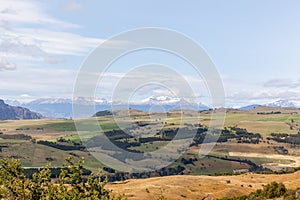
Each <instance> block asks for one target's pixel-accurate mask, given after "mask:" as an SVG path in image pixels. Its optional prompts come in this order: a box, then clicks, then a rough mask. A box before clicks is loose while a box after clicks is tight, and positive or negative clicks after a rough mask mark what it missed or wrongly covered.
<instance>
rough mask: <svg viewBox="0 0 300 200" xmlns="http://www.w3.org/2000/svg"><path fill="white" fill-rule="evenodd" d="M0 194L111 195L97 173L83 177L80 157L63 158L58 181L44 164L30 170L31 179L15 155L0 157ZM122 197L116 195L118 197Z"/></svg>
mask: <svg viewBox="0 0 300 200" xmlns="http://www.w3.org/2000/svg"><path fill="white" fill-rule="evenodd" d="M0 162H1V165H0V198H5V199H17V200H18V199H28V200H33V199H34V200H36V199H49V200H60V199H74V200H79V199H95V200H97V199H101V200H111V199H115V198H114V196H112V194H111V191H110V190H107V189H105V185H106V181H101V178H100V175H95V174H91V175H89V176H88V177H87V179H84V176H83V163H84V161H83V159H82V160H79V161H78V162H77V163H75V162H73V160H72V157H69V158H67V159H66V164H65V169H62V170H61V172H60V174H59V177H58V184H54V181H53V180H52V179H51V177H50V176H51V171H50V169H49V166H46V167H45V168H43V169H42V170H40V171H39V172H37V173H35V174H33V176H32V179H29V178H26V177H25V175H24V170H23V168H22V166H21V164H20V162H19V160H17V159H11V158H5V159H3V160H1V161H0ZM121 198H122V197H121V196H119V197H118V199H121Z"/></svg>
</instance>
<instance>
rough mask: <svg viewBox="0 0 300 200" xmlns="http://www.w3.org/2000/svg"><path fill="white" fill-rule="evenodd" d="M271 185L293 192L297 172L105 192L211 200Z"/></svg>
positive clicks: (173, 180) (128, 185) (135, 183)
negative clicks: (283, 187)
mask: <svg viewBox="0 0 300 200" xmlns="http://www.w3.org/2000/svg"><path fill="white" fill-rule="evenodd" d="M228 181H230V183H228ZM272 181H277V182H282V183H284V184H285V185H286V186H287V188H289V189H296V188H298V187H300V172H296V173H293V174H284V175H273V174H270V175H265V174H263V175H261V174H243V175H237V176H167V177H156V178H148V179H138V180H135V179H134V180H128V181H124V182H118V183H115V184H111V185H108V188H109V189H112V190H113V191H114V192H116V193H124V194H125V195H126V196H127V198H128V199H129V200H131V199H132V200H134V199H135V200H138V199H155V197H157V196H158V195H159V194H160V192H161V190H162V191H163V192H162V193H163V194H164V196H165V197H166V198H167V199H168V200H172V199H203V198H204V197H207V196H208V195H209V194H212V195H213V197H215V198H221V197H233V196H241V195H244V194H249V193H250V192H253V191H255V190H256V189H261V188H262V185H266V184H267V183H270V182H272Z"/></svg>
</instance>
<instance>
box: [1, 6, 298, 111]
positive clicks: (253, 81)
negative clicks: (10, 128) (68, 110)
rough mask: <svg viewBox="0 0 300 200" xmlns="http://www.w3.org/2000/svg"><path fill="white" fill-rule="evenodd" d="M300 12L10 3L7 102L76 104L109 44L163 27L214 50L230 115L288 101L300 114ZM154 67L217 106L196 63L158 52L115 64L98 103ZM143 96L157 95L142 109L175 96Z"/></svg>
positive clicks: (4, 22) (4, 57)
mask: <svg viewBox="0 0 300 200" xmlns="http://www.w3.org/2000/svg"><path fill="white" fill-rule="evenodd" d="M116 5H118V6H116ZM299 9H300V3H299V2H298V1H289V3H286V2H283V1H270V0H269V1H263V2H261V1H258V0H256V1H243V2H238V1H226V2H222V1H209V2H208V1H206V2H205V1H190V2H188V3H183V2H174V1H164V2H160V1H151V2H140V1H133V2H132V3H131V4H128V3H126V2H118V1H110V2H97V1H85V2H81V1H64V2H61V1H58V0H54V1H51V3H50V2H46V1H35V0H29V1H20V0H14V1H12V0H6V1H3V2H1V4H0V30H1V32H0V86H1V98H2V99H11V100H18V101H21V102H28V101H31V100H34V99H39V98H72V93H73V86H74V82H75V79H76V76H77V73H78V70H79V69H80V66H81V64H82V63H83V61H84V60H85V59H86V57H87V56H88V54H89V53H90V52H91V51H92V50H93V49H94V48H96V47H97V46H98V45H99V44H101V42H103V41H104V40H106V39H109V38H110V37H112V36H114V35H116V34H119V33H120V32H124V31H127V30H130V29H135V28H139V27H160V28H167V29H173V30H175V31H179V32H181V33H183V34H185V35H187V36H188V37H190V38H192V39H193V40H195V41H196V42H197V43H199V44H200V45H202V46H203V48H204V49H206V51H207V52H208V54H209V55H210V57H211V59H212V60H213V61H214V63H215V65H216V67H217V69H218V71H219V73H220V76H221V77H222V79H223V83H224V88H225V93H226V106H227V107H232V106H233V107H238V106H244V105H249V104H256V103H257V104H265V103H270V102H273V101H276V100H279V99H283V100H289V101H292V102H295V103H297V104H299V105H300V92H299V88H300V77H299V73H297V72H299V69H300V68H299V66H300V61H299V52H300V40H299V37H298V36H299V35H300V26H299V19H300V13H299ZM111 10H114V12H111ZM126 42H127V41H115V45H116V47H120V46H121V47H123V46H126ZM145 63H161V64H165V65H169V66H172V67H173V68H174V69H175V70H176V71H177V72H178V73H180V74H181V75H182V77H184V78H185V79H187V80H189V83H190V84H191V86H192V87H193V88H196V89H197V92H198V93H197V97H198V98H199V102H202V103H204V104H209V94H208V92H207V91H206V90H205V83H204V82H203V80H202V79H201V78H199V77H198V76H195V75H194V73H193V71H192V70H189V69H190V66H189V65H188V64H187V63H185V62H183V61H182V60H180V59H179V58H177V57H176V56H174V55H169V54H166V53H164V52H153V51H143V52H135V53H134V54H131V55H128V56H127V57H124V58H122V59H120V60H118V61H117V62H116V63H114V64H113V66H111V68H110V70H109V71H107V73H106V74H105V76H104V78H103V82H102V84H101V85H99V87H98V90H97V92H98V93H97V94H96V96H97V97H99V98H104V99H107V100H110V99H111V91H112V90H113V88H114V87H115V85H116V84H117V83H118V81H119V80H120V79H121V78H122V77H123V76H124V74H126V73H127V72H128V71H129V70H130V69H131V68H132V67H135V66H139V65H141V64H145ZM143 91H151V92H145V93H144V94H142V95H140V96H137V97H136V99H137V100H142V99H145V98H147V97H149V96H155V97H159V96H169V95H168V94H167V93H166V91H165V90H162V89H161V88H150V89H149V88H145V89H144V90H141V92H140V93H143Z"/></svg>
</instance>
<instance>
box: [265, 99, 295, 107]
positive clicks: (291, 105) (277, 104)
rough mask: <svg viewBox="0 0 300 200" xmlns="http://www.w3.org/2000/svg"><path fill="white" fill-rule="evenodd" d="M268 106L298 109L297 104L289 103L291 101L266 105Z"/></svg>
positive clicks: (279, 101) (280, 101)
mask: <svg viewBox="0 0 300 200" xmlns="http://www.w3.org/2000/svg"><path fill="white" fill-rule="evenodd" d="M266 106H270V107H281V108H296V107H297V106H296V105H295V103H293V102H291V101H289V100H282V99H280V100H277V101H274V102H272V103H269V104H266Z"/></svg>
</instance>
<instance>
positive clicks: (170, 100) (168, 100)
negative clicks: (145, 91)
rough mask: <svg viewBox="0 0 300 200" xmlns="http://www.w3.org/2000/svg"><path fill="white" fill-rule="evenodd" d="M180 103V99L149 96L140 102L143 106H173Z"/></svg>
mask: <svg viewBox="0 0 300 200" xmlns="http://www.w3.org/2000/svg"><path fill="white" fill-rule="evenodd" d="M178 102H180V98H176V97H169V96H156V97H154V96H150V97H148V98H146V99H143V100H141V103H143V104H174V103H178Z"/></svg>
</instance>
